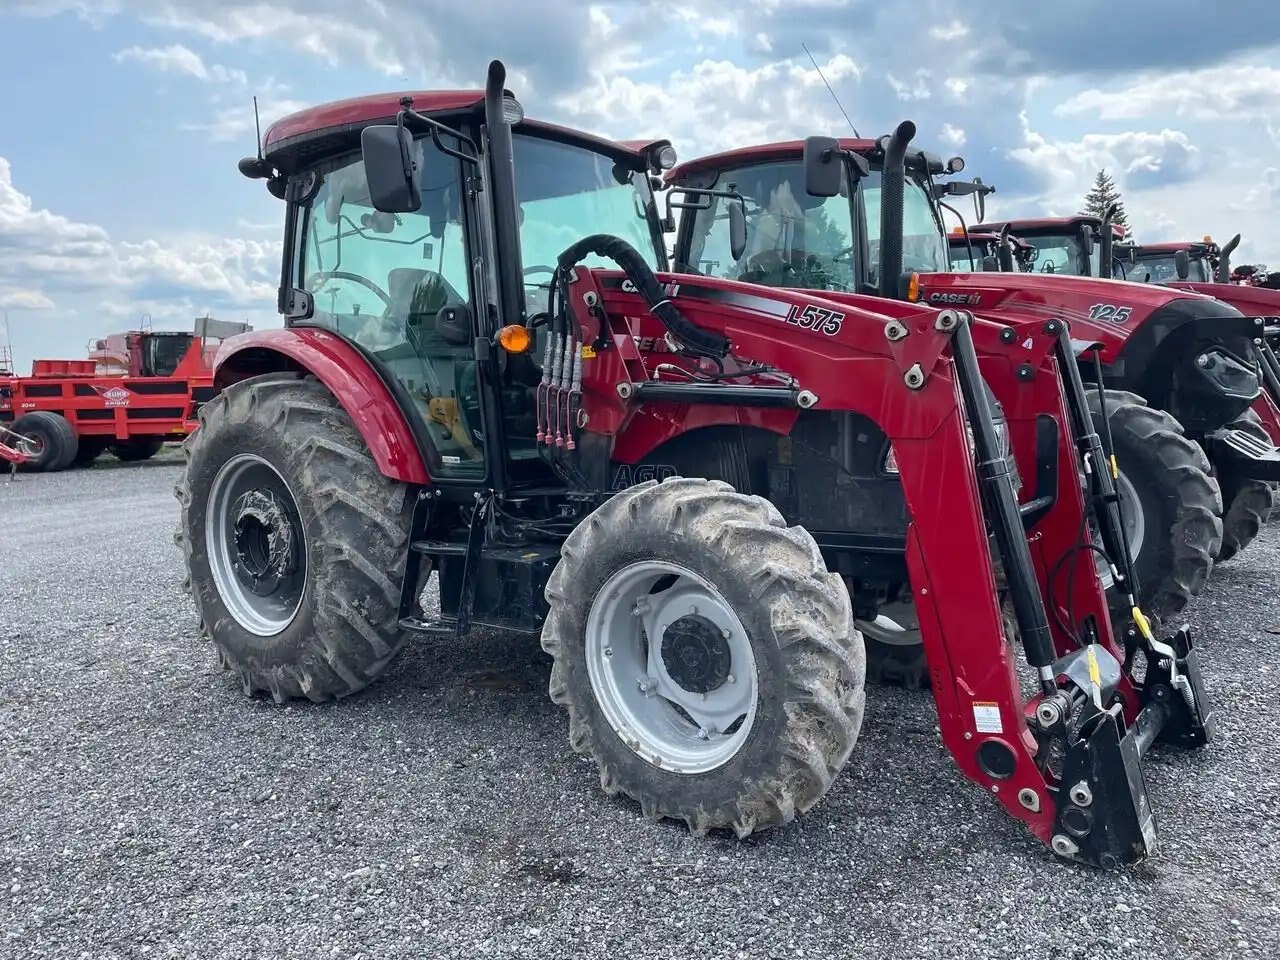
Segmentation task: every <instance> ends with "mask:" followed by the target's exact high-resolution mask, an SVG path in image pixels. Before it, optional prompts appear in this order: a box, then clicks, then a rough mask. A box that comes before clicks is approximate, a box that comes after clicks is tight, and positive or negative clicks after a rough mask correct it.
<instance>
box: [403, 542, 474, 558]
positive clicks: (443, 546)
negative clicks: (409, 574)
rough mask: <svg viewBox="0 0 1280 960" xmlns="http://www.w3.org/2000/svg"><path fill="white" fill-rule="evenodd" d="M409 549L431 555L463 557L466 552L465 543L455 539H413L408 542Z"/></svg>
mask: <svg viewBox="0 0 1280 960" xmlns="http://www.w3.org/2000/svg"><path fill="white" fill-rule="evenodd" d="M409 549H410V550H412V551H413V552H414V553H425V554H427V555H428V556H432V557H463V556H466V553H467V544H466V543H465V541H462V542H460V541H456V540H415V541H413V543H411V544H409Z"/></svg>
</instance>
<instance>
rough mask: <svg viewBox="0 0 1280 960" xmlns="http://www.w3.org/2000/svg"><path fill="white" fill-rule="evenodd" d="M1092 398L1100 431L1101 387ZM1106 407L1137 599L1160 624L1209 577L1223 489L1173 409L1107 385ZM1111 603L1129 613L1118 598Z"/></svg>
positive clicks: (1219, 537)
mask: <svg viewBox="0 0 1280 960" xmlns="http://www.w3.org/2000/svg"><path fill="white" fill-rule="evenodd" d="M1088 397H1089V410H1090V413H1091V414H1092V416H1093V424H1094V429H1095V430H1097V431H1098V432H1099V433H1101V432H1102V430H1103V427H1104V424H1103V418H1102V409H1101V405H1100V403H1099V399H1098V395H1097V391H1096V389H1093V388H1090V389H1089V391H1088ZM1106 405H1107V415H1108V419H1109V420H1110V425H1111V439H1112V442H1113V443H1114V445H1115V455H1116V459H1117V462H1118V465H1119V473H1120V477H1119V479H1118V481H1117V484H1116V485H1117V487H1118V489H1119V493H1120V509H1121V514H1122V516H1123V517H1124V521H1125V529H1126V531H1127V532H1128V534H1129V537H1130V542H1131V544H1132V546H1133V559H1134V567H1135V571H1136V574H1137V577H1138V585H1139V588H1140V593H1139V595H1138V603H1139V605H1140V606H1141V607H1142V609H1143V612H1145V613H1146V614H1147V615H1148V616H1149V617H1151V618H1152V619H1153V620H1155V621H1156V622H1158V623H1159V622H1163V621H1166V620H1168V619H1169V618H1171V617H1175V616H1177V615H1178V614H1179V613H1181V611H1182V609H1183V608H1184V607H1185V606H1186V605H1187V602H1188V601H1189V600H1190V599H1191V597H1193V596H1196V595H1197V594H1199V593H1200V591H1201V590H1203V589H1204V585H1205V582H1206V581H1207V580H1208V579H1209V573H1210V571H1211V570H1212V569H1213V560H1214V557H1216V556H1217V555H1218V551H1219V549H1220V548H1221V545H1222V493H1221V490H1220V489H1219V487H1218V482H1217V480H1215V479H1214V478H1213V475H1212V472H1211V468H1210V466H1209V459H1208V457H1207V456H1206V455H1205V453H1204V451H1203V450H1202V449H1201V448H1200V446H1199V445H1198V444H1196V443H1193V442H1192V441H1191V440H1188V439H1187V437H1186V436H1185V434H1184V432H1183V429H1182V425H1181V424H1180V423H1178V421H1177V420H1175V419H1174V418H1173V417H1172V416H1171V415H1170V414H1168V413H1166V412H1165V411H1163V410H1156V409H1153V408H1152V407H1149V406H1147V403H1146V401H1145V400H1144V399H1143V398H1142V397H1140V396H1138V395H1137V394H1134V393H1127V392H1125V391H1121V390H1107V391H1106ZM1112 602H1113V603H1114V604H1115V605H1116V606H1117V608H1118V609H1121V612H1123V613H1126V614H1127V612H1128V611H1127V608H1126V606H1125V604H1123V603H1122V602H1120V601H1119V599H1118V598H1114V597H1113V598H1112Z"/></svg>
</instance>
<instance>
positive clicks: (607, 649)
mask: <svg viewBox="0 0 1280 960" xmlns="http://www.w3.org/2000/svg"><path fill="white" fill-rule="evenodd" d="M604 655H605V656H606V657H612V656H613V647H605V648H604Z"/></svg>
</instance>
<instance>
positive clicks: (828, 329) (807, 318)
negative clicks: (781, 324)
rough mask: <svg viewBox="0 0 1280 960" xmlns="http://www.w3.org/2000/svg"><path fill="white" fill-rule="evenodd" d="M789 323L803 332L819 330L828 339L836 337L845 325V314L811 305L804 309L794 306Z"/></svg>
mask: <svg viewBox="0 0 1280 960" xmlns="http://www.w3.org/2000/svg"><path fill="white" fill-rule="evenodd" d="M787 323H790V324H792V325H793V326H797V327H799V328H800V329H802V330H817V331H818V332H819V333H825V334H826V335H827V336H828V337H834V336H835V335H836V334H837V333H839V332H840V327H841V326H842V325H843V324H844V314H843V313H839V312H837V311H835V310H828V309H827V308H826V307H819V306H817V305H816V304H812V303H810V304H806V305H805V306H803V307H796V306H793V307H792V308H791V309H790V310H788V311H787Z"/></svg>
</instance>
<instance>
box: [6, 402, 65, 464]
mask: <svg viewBox="0 0 1280 960" xmlns="http://www.w3.org/2000/svg"><path fill="white" fill-rule="evenodd" d="M9 429H10V430H12V431H13V432H14V433H17V434H21V435H22V436H24V437H26V438H27V439H28V440H30V441H31V443H32V445H33V446H34V447H35V455H34V456H32V457H31V458H30V459H29V460H27V462H26V463H24V464H23V465H22V466H21V467H19V468H18V469H20V470H24V471H26V472H28V473H53V472H54V471H55V470H65V469H66V468H67V467H69V466H71V464H72V462H73V461H74V460H75V458H76V452H77V449H78V447H79V443H78V438H77V437H76V432H75V429H74V428H72V426H71V424H70V423H69V422H68V421H67V418H66V417H64V416H62V415H61V414H59V413H54V412H53V411H51V410H32V411H31V412H30V413H27V414H23V415H22V416H21V417H19V418H18V419H17V420H15V421H14V422H13V424H12V426H10V428H9Z"/></svg>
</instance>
